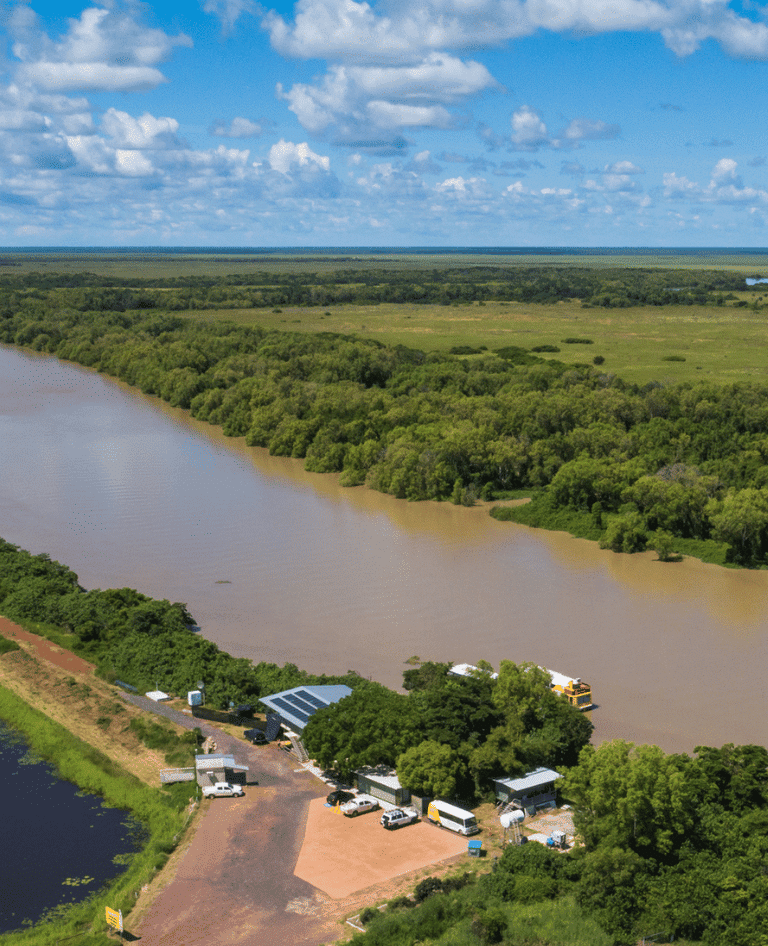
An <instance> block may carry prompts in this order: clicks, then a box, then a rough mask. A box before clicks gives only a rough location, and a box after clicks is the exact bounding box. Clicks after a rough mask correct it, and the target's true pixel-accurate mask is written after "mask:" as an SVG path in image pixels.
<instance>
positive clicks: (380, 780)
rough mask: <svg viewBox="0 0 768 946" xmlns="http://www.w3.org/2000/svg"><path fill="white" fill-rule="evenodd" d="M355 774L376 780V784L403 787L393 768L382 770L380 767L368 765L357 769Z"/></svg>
mask: <svg viewBox="0 0 768 946" xmlns="http://www.w3.org/2000/svg"><path fill="white" fill-rule="evenodd" d="M357 774H358V775H363V776H365V778H367V779H369V780H370V781H371V782H376V784H377V785H384V786H385V787H386V788H394V789H398V788H402V787H403V786H402V785H401V784H400V779H399V778H398V777H397V773H396V772H395V770H394V769H387V770H382V769H381V768H371V767H368V768H364V769H358V770H357Z"/></svg>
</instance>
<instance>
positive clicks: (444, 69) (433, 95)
mask: <svg viewBox="0 0 768 946" xmlns="http://www.w3.org/2000/svg"><path fill="white" fill-rule="evenodd" d="M1 9H2V31H3V34H4V38H5V43H4V45H3V47H0V48H2V50H3V58H2V76H1V77H0V245H6V246H34V245H70V246H83V245H104V246H110V245H136V246H147V245H168V246H211V245H218V246H339V245H342V246H368V245H376V246H419V245H421V246H450V245H464V246H484V245H493V246H500V245H509V246H652V247H653V246H759V247H763V246H766V245H768V231H767V230H766V225H767V223H768V134H767V133H766V131H765V115H766V114H768V23H767V22H766V21H767V19H768V6H766V5H763V4H761V3H758V2H753V0H741V2H731V3H728V2H726V0H371V2H369V3H365V2H358V0H299V2H298V3H295V4H293V3H289V2H284V0H280V2H279V3H276V4H271V5H270V3H269V0H267V2H266V4H265V5H262V4H261V3H258V2H256V0H185V2H178V3H176V2H162V3H161V2H156V3H139V2H119V0H114V2H113V0H108V2H103V3H96V4H90V3H82V2H73V0H58V2H56V3H53V2H47V0H29V2H11V3H5V4H3V5H2V8H1Z"/></svg>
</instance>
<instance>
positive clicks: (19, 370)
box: [0, 348, 768, 752]
mask: <svg viewBox="0 0 768 946" xmlns="http://www.w3.org/2000/svg"><path fill="white" fill-rule="evenodd" d="M0 435H1V439H0V443H2V450H0V535H2V536H3V538H5V539H6V540H8V541H10V542H13V543H14V544H16V545H19V546H21V547H22V548H25V549H28V550H30V551H31V552H33V553H39V552H47V553H49V554H50V555H51V557H52V558H54V559H58V560H59V561H61V562H63V563H65V564H66V565H68V566H69V567H70V568H72V569H73V570H74V571H75V572H76V573H77V574H78V576H79V578H80V582H81V584H82V585H84V586H85V587H87V588H109V587H125V586H128V587H133V588H136V589H138V590H140V591H142V592H143V593H145V594H148V595H152V596H153V597H157V598H167V599H169V600H171V601H183V602H185V603H186V604H187V605H188V607H189V609H190V611H191V613H192V614H193V615H194V616H195V618H196V620H197V622H198V624H199V625H200V627H201V629H202V633H203V634H204V635H205V636H206V637H208V638H209V639H211V640H213V641H215V642H216V643H217V644H219V646H221V647H222V648H224V649H225V650H227V651H229V652H230V653H232V654H235V655H237V656H244V657H249V658H252V659H253V660H256V661H259V660H268V661H275V662H278V663H285V662H287V661H291V662H293V663H295V664H297V665H298V666H300V667H303V668H306V669H308V670H312V671H316V672H333V673H335V672H345V671H346V670H347V669H354V670H357V671H358V672H360V673H361V674H363V675H365V676H368V677H372V678H374V679H376V680H379V681H381V682H382V683H385V684H387V685H388V686H392V687H399V686H400V685H401V683H402V672H403V670H404V669H407V664H406V661H407V660H408V659H409V658H410V657H412V656H414V655H418V656H419V657H421V658H422V659H428V660H441V661H454V662H457V663H459V662H464V661H467V662H470V663H475V662H477V660H479V659H481V658H484V659H486V660H489V661H490V662H491V663H492V664H494V666H496V667H498V663H499V661H500V660H502V659H505V658H508V659H511V660H514V661H517V662H520V661H523V660H531V661H534V662H535V663H538V664H542V665H544V666H546V667H549V668H551V669H553V670H557V671H560V672H561V673H565V674H569V675H573V676H578V677H581V678H583V679H584V680H586V681H588V682H589V683H590V684H591V685H592V688H593V693H594V697H595V701H596V703H597V704H598V706H599V709H597V710H596V711H595V712H594V713H593V714H592V718H593V721H594V723H595V726H596V732H595V740H596V741H601V740H603V739H610V738H614V737H622V738H626V739H629V740H631V741H633V742H652V743H657V744H658V745H660V746H662V748H664V749H665V750H667V751H686V752H691V751H692V750H693V749H694V747H695V746H697V745H714V746H719V745H722V744H723V743H726V742H734V743H759V744H762V743H763V742H764V741H765V723H764V719H765V716H764V704H765V697H764V694H763V693H762V684H763V682H764V679H765V664H766V653H767V652H768V594H767V593H766V592H768V572H756V571H752V572H750V571H737V570H730V569H722V568H718V567H716V566H713V565H705V564H702V563H700V562H697V561H695V560H685V561H683V562H681V563H668V564H662V563H660V562H658V561H656V560H655V559H656V556H655V554H654V553H647V554H643V555H634V556H629V555H615V554H612V553H610V552H607V551H603V550H601V549H599V548H598V547H597V546H596V545H595V544H594V543H589V542H585V541H581V540H576V539H573V538H571V537H569V536H565V535H563V534H558V533H547V532H542V531H537V530H530V529H527V528H524V527H520V526H516V525H512V524H507V523H499V522H496V521H494V520H492V519H491V518H490V517H489V516H488V510H487V509H484V508H473V509H464V508H461V507H456V506H452V505H450V504H448V503H432V502H426V503H407V502H404V501H401V500H397V499H394V498H393V497H391V496H385V495H382V494H379V493H375V492H372V491H370V490H366V489H365V488H362V487H361V488H355V489H343V488H341V487H340V486H339V485H338V482H337V479H336V477H334V476H324V475H318V474H310V473H306V472H305V471H304V470H303V467H302V463H301V461H296V460H289V459H278V458H273V457H270V456H268V454H267V453H266V452H265V451H263V450H256V449H250V448H248V447H246V446H245V444H244V442H243V441H242V440H230V439H227V438H225V437H224V436H223V435H222V434H221V432H220V431H219V430H218V429H216V428H213V427H210V426H209V425H207V424H201V423H199V422H196V421H194V420H193V419H191V418H190V417H188V416H187V415H186V414H185V413H184V412H182V411H178V410H174V409H171V408H169V407H167V406H165V405H163V404H162V403H161V402H159V401H158V400H156V399H154V398H149V397H145V396H143V395H142V394H141V393H140V392H137V391H135V390H133V389H130V388H127V387H126V386H124V385H121V384H119V383H117V382H114V381H112V380H109V379H105V378H102V377H100V376H98V375H96V374H94V373H92V372H89V371H87V370H84V369H80V368H78V367H75V366H72V365H67V364H62V363H60V362H58V361H56V360H55V359H54V358H51V357H47V356H40V355H33V354H28V353H22V352H19V351H17V350H14V349H8V348H5V349H2V350H0ZM194 682H195V681H190V684H191V685H192V684H194Z"/></svg>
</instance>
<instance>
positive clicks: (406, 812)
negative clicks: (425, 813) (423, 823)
mask: <svg viewBox="0 0 768 946" xmlns="http://www.w3.org/2000/svg"><path fill="white" fill-rule="evenodd" d="M418 820H419V813H418V811H416V810H415V809H414V808H393V809H392V810H391V811H385V812H384V814H383V815H382V816H381V823H382V824H383V825H384V827H385V828H386V829H387V831H394V829H395V828H402V826H403V825H405V824H413V822H414V821H418Z"/></svg>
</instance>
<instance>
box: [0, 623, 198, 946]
mask: <svg viewBox="0 0 768 946" xmlns="http://www.w3.org/2000/svg"><path fill="white" fill-rule="evenodd" d="M5 640H6V639H5V638H0V718H1V719H3V720H5V722H7V723H8V724H10V725H11V726H12V727H13V728H15V729H17V730H19V731H20V732H21V733H23V735H24V737H25V740H26V741H27V742H28V743H29V744H30V746H31V748H32V749H33V750H34V751H35V753H36V754H38V755H39V756H40V757H42V758H44V759H46V760H48V761H50V762H51V763H52V764H53V765H54V766H55V767H56V769H57V771H58V772H59V774H60V775H61V776H62V777H63V778H65V779H68V780H69V781H71V782H74V783H75V784H76V785H77V786H78V787H80V788H81V789H83V790H84V791H88V792H91V793H93V794H97V795H100V796H101V797H102V798H103V799H104V801H105V803H106V804H108V805H110V806H111V807H116V808H122V809H125V810H126V811H130V812H131V813H132V814H133V815H134V817H135V818H137V819H138V820H139V821H140V822H141V823H142V824H143V826H144V829H145V831H146V838H145V840H144V843H143V846H142V847H141V849H140V850H138V851H137V852H136V853H135V854H133V855H131V856H130V857H128V858H126V860H127V867H126V870H125V871H124V872H123V873H122V874H121V875H119V876H118V877H117V878H116V880H115V881H114V882H113V883H112V884H111V885H108V886H107V887H106V888H105V889H102V890H98V891H95V892H94V893H93V894H92V895H91V896H90V897H89V898H88V899H87V900H85V901H84V902H82V903H80V904H77V905H74V906H67V907H63V908H54V909H53V910H51V911H50V914H49V916H48V917H46V918H45V919H44V921H43V922H41V923H40V924H38V925H37V926H34V927H31V928H28V929H25V930H23V931H18V932H14V933H9V934H6V935H5V936H0V943H3V942H7V943H9V944H10V943H11V942H12V943H13V944H14V946H16V944H19V946H22V944H23V946H49V944H53V943H57V942H59V941H66V939H67V937H76V938H77V942H78V944H81V946H103V944H106V943H109V942H112V941H113V940H112V939H110V937H109V936H108V935H107V933H106V925H105V920H104V917H105V910H104V908H105V907H106V906H110V907H112V908H114V909H120V910H122V911H123V916H124V918H125V917H126V916H127V915H128V914H129V913H130V910H131V909H132V908H133V907H134V905H135V904H136V898H137V896H138V894H139V892H140V890H141V889H142V887H143V886H144V885H145V884H147V883H149V882H150V881H151V880H152V879H153V877H155V876H156V874H157V872H158V871H159V870H160V868H162V867H163V866H164V865H165V863H166V861H167V860H168V857H169V855H170V854H171V852H172V851H173V850H174V848H175V847H176V846H177V844H178V842H179V840H180V839H181V837H182V835H183V833H184V831H185V829H186V828H187V827H188V826H189V824H190V822H191V815H192V814H193V813H194V810H195V809H193V808H192V807H190V806H189V796H190V787H189V784H185V783H182V784H180V785H176V786H169V787H168V788H166V789H164V790H161V789H160V787H159V778H158V769H160V768H162V767H165V766H166V765H168V764H169V761H168V758H169V756H165V758H164V753H166V752H169V755H170V759H171V762H172V763H173V764H176V765H179V764H184V763H187V764H190V763H191V756H192V747H191V744H190V742H189V734H186V733H184V735H185V736H186V737H187V738H186V739H184V738H182V737H181V735H180V734H181V731H179V732H176V731H175V730H176V727H173V726H172V725H171V724H165V722H163V725H158V724H157V723H156V722H155V721H154V720H153V719H150V718H149V717H148V714H146V713H143V712H142V711H141V710H139V709H137V708H135V707H133V706H131V705H130V704H126V703H125V702H124V701H123V700H120V699H119V694H118V692H117V691H116V690H115V688H114V687H111V686H109V685H108V684H106V683H105V682H104V681H101V680H99V679H98V678H96V677H93V676H87V677H85V676H77V677H75V676H72V675H71V674H70V673H69V672H68V671H67V670H63V669H61V668H59V667H57V666H56V665H54V664H52V663H49V662H48V661H45V660H41V659H38V658H37V657H36V656H34V652H33V650H32V648H31V647H30V646H29V645H28V644H26V643H25V642H23V641H22V642H21V646H20V647H18V646H17V647H15V648H14V647H13V646H11V647H10V648H9V647H8V646H7V645H6V644H5V643H3V641H5ZM9 643H10V644H11V645H13V644H14V643H16V642H15V641H10V642H9ZM147 743H148V744H149V745H151V746H155V747H156V748H155V749H150V748H148V746H147ZM126 928H127V929H130V920H128V921H126ZM73 941H74V940H73Z"/></svg>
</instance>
